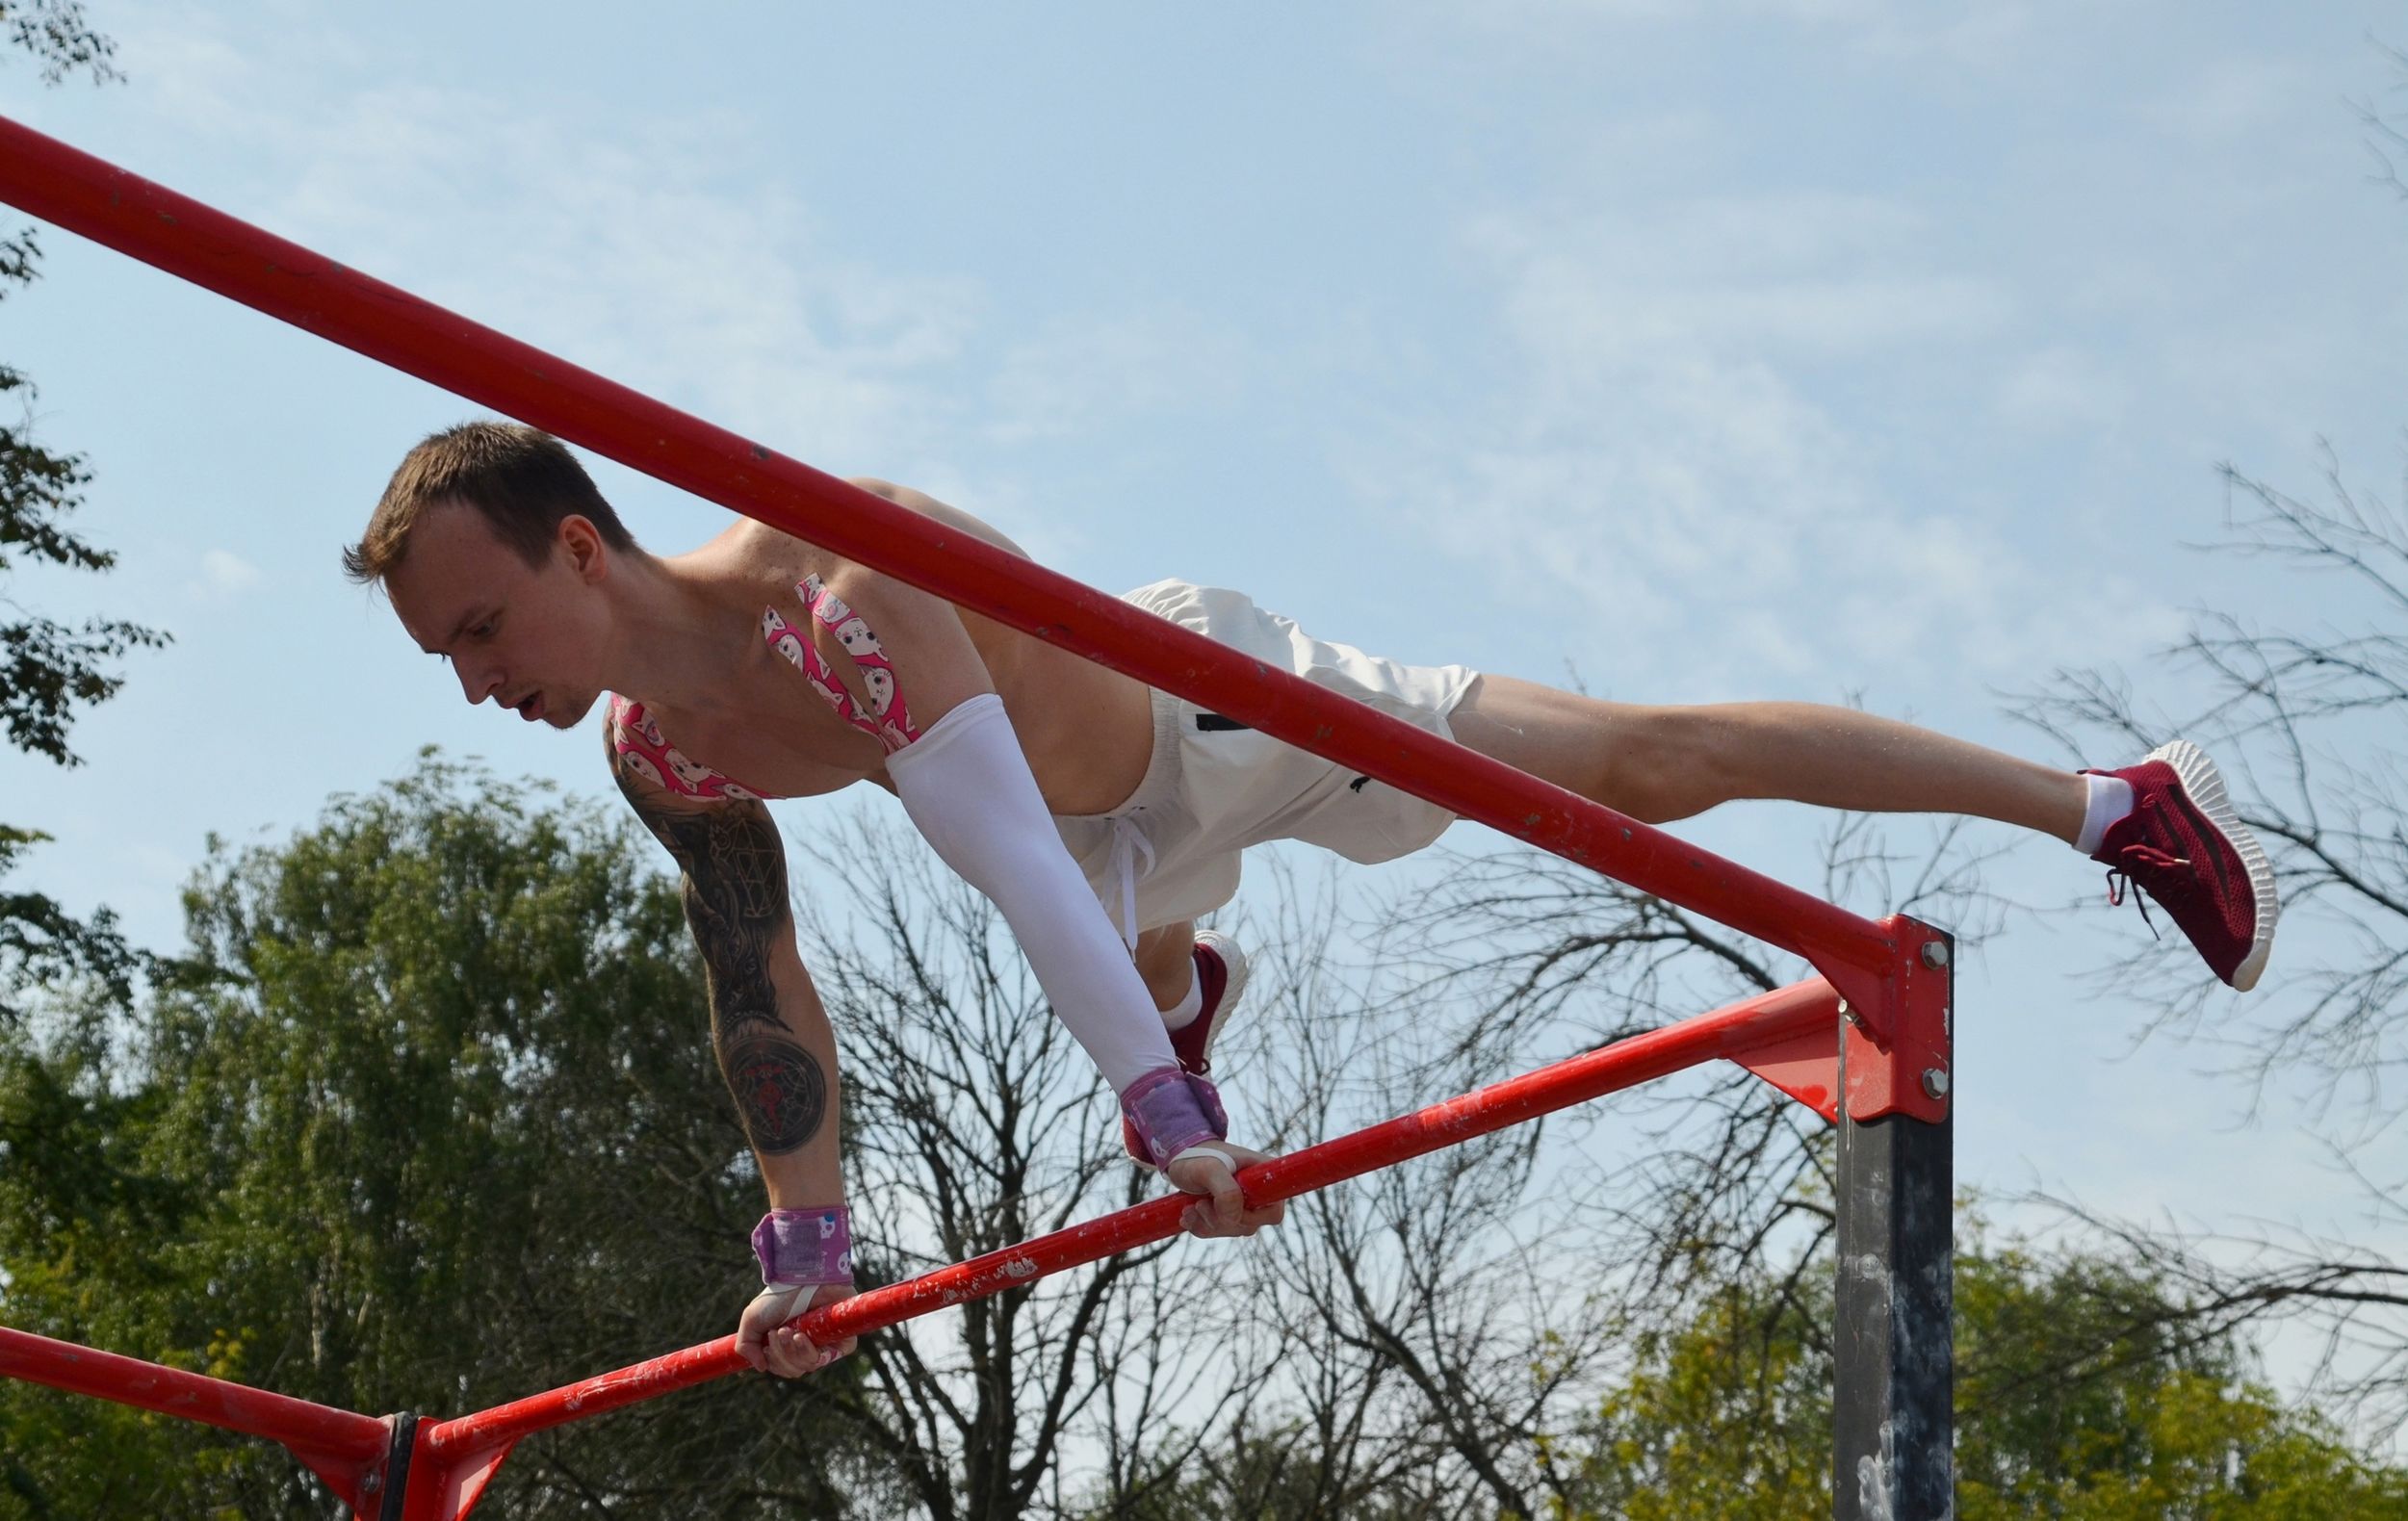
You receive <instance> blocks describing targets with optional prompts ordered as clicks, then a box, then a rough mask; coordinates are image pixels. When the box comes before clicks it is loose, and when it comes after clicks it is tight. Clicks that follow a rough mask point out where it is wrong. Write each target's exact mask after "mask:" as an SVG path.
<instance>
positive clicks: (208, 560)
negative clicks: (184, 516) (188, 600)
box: [199, 550, 264, 602]
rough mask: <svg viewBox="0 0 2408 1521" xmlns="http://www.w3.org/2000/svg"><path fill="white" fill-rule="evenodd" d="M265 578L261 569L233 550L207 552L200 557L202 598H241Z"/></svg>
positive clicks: (215, 599)
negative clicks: (261, 573) (260, 571)
mask: <svg viewBox="0 0 2408 1521" xmlns="http://www.w3.org/2000/svg"><path fill="white" fill-rule="evenodd" d="M261 580H264V578H263V577H262V576H261V575H260V573H259V567H258V566H256V565H253V564H252V563H251V562H250V561H248V560H246V559H245V558H243V557H242V556H241V555H240V554H235V553H234V552H232V551H231V550H205V551H203V552H202V554H201V556H200V582H199V591H200V594H201V596H203V597H204V598H206V599H209V600H211V601H220V602H221V601H225V600H227V599H229V598H234V597H239V596H241V595H242V594H243V593H245V592H246V591H249V590H250V589H251V588H252V587H254V586H257V585H258V584H259V583H260V581H261Z"/></svg>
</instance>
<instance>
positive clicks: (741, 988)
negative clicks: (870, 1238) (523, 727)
mask: <svg viewBox="0 0 2408 1521" xmlns="http://www.w3.org/2000/svg"><path fill="white" fill-rule="evenodd" d="M614 759H615V758H614ZM613 770H614V772H616V773H617V774H618V776H619V786H620V789H621V790H622V791H624V792H625V793H626V794H627V800H628V802H629V803H630V804H631V805H633V806H634V810H635V814H636V816H637V817H638V818H640V819H642V820H643V821H644V825H645V827H646V828H648V829H650V830H651V831H652V832H653V834H654V835H655V836H656V837H658V838H659V839H660V842H661V843H662V844H663V845H666V846H667V847H668V849H669V854H670V855H671V856H673V857H675V858H676V860H677V864H678V867H679V870H680V871H681V872H682V873H683V877H684V882H683V888H684V893H685V900H686V924H687V925H688V927H690V928H691V929H692V931H693V934H694V943H695V945H696V946H697V947H699V948H700V950H701V951H702V959H703V969H704V974H705V977H706V978H707V980H708V984H709V988H710V997H711V1039H712V1047H713V1049H714V1050H715V1051H716V1053H717V1055H718V1058H719V1070H720V1072H721V1073H722V1074H723V1075H724V1076H725V1077H726V1078H727V1083H728V1088H729V1091H730V1092H731V1093H733V1094H734V1095H735V1096H736V1108H737V1113H738V1116H739V1117H740V1118H741V1119H742V1121H743V1125H744V1134H745V1137H746V1138H747V1139H748V1140H749V1141H750V1142H751V1143H752V1147H753V1154H754V1156H755V1157H757V1158H758V1159H759V1161H760V1164H761V1175H762V1179H763V1181H764V1183H766V1184H767V1185H768V1190H769V1202H770V1205H771V1207H772V1208H777V1209H803V1208H809V1207H814V1206H819V1205H827V1204H835V1203H841V1202H842V1200H843V1197H844V1184H843V1175H842V1170H841V1166H840V1162H839V1158H838V1154H837V1123H836V1121H837V1101H838V1093H837V1059H836V1032H835V1031H834V1029H833V1028H832V1027H831V1026H830V1025H829V1023H828V1016H827V1011H826V1010H825V1009H824V1008H822V1007H821V1005H820V1002H819V995H818V993H817V992H816V990H815V989H814V988H813V987H812V984H811V976H810V973H809V972H807V971H805V970H804V968H803V961H802V956H801V955H800V953H799V952H797V950H796V949H795V945H794V924H793V919H792V916H791V914H790V909H789V907H788V900H787V882H786V850H785V846H784V844H783V842H782V841H781V840H780V839H779V838H778V831H777V825H776V824H775V823H774V822H772V821H771V819H770V817H769V811H768V810H767V809H766V808H764V807H763V806H762V805H761V804H759V803H757V802H750V801H743V800H737V799H713V800H711V801H709V802H699V801H697V802H690V803H689V802H687V801H686V800H685V799H678V798H671V797H666V796H663V795H661V794H660V793H659V792H657V791H654V790H653V789H651V788H649V787H647V786H644V785H643V784H642V783H640V782H637V781H634V779H631V778H630V777H628V776H627V775H626V773H625V772H624V771H621V770H619V769H618V768H617V767H615V766H614V767H613Z"/></svg>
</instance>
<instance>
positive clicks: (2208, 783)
mask: <svg viewBox="0 0 2408 1521" xmlns="http://www.w3.org/2000/svg"><path fill="white" fill-rule="evenodd" d="M2097 774H2098V775H2102V776H2115V777H2122V778H2123V779H2124V780H2125V781H2126V782H2128V783H2130V784H2132V794H2133V808H2132V812H2130V813H2128V814H2126V815H2125V816H2124V817H2122V818H2120V819H2117V820H2116V821H2115V822H2114V823H2113V824H2110V825H2109V826H2108V831H2107V835H2106V838H2104V839H2102V840H2101V841H2100V843H2099V850H2098V854H2096V855H2094V856H2092V857H2091V858H2090V859H2091V860H2093V861H2096V862H2098V863H2100V864H2102V865H2105V866H2106V867H2107V868H2108V873H2107V898H2108V901H2109V902H2110V903H2121V902H2123V901H2124V887H2125V885H2127V884H2130V885H2135V886H2137V887H2138V888H2139V889H2140V890H2141V891H2143V892H2145V893H2147V894H2148V895H2149V896H2150V897H2151V898H2154V899H2156V900H2157V905H2158V907H2160V908H2162V909H2163V910H2164V911H2165V912H2166V914H2167V915H2170V916H2171V917H2172V918H2173V920H2174V924H2175V926H2176V927H2177V928H2179V929H2180V930H2181V931H2182V932H2183V933H2184V934H2185V935H2188V936H2189V937H2190V943H2191V945H2192V946H2193V947H2194V948H2196V949H2197V951H2198V952H2199V955H2200V957H2201V959H2202V960H2204V961H2206V963H2207V964H2208V967H2209V969H2211V970H2212V971H2214V973H2215V974H2216V975H2217V976H2218V977H2221V978H2223V979H2224V980H2225V981H2226V982H2228V983H2230V984H2232V985H2233V987H2235V988H2237V989H2239V990H2240V991H2242V992H2244V993H2245V992H2247V991H2248V990H2249V989H2251V988H2254V987H2256V986H2257V984H2258V977H2259V975H2260V974H2261V973H2263V972H2264V971H2265V970H2266V955H2267V953H2268V952H2270V951H2271V950H2273V948H2274V920H2275V918H2276V916H2277V915H2279V914H2280V913H2281V908H2280V906H2279V905H2278V904H2277V903H2276V902H2275V897H2274V868H2273V866H2272V865H2270V864H2267V862H2266V848H2265V847H2264V846H2262V845H2260V844H2259V843H2258V837H2257V836H2255V835H2253V834H2251V833H2250V832H2249V830H2248V828H2247V827H2246V826H2245V825H2243V824H2242V823H2241V821H2240V815H2239V814H2237V813H2235V812H2233V804H2232V799H2231V798H2229V797H2227V796H2226V795H2225V792H2224V778H2223V775H2222V773H2220V772H2218V771H2217V770H2216V769H2215V762H2214V761H2213V760H2209V759H2208V757H2207V752H2205V751H2203V750H2201V749H2200V748H2199V747H2198V746H2197V745H2194V744H2192V743H2191V742H2190V741H2189V740H2188V739H2177V740H2174V741H2173V742H2171V743H2170V744H2163V745H2160V746H2158V748H2156V749H2155V750H2152V751H2150V752H2149V758H2148V759H2147V760H2143V761H2141V762H2140V763H2139V764H2138V765H2132V766H2126V767H2124V768H2123V769H2122V770H2120V771H2105V772H2100V773H2097ZM2118 878H2121V879H2122V880H2121V881H2120V882H2119V881H2118V880H2117V879H2118ZM2135 901H2137V900H2135ZM2148 913H2149V911H2148V909H2147V908H2146V907H2145V906H2144V907H2143V908H2142V909H2141V911H2140V915H2141V917H2142V918H2146V917H2148Z"/></svg>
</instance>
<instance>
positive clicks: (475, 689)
mask: <svg viewBox="0 0 2408 1521" xmlns="http://www.w3.org/2000/svg"><path fill="white" fill-rule="evenodd" d="M452 669H453V675H455V676H457V677H458V678H459V679H460V695H461V696H462V697H465V698H467V699H468V700H469V702H470V703H472V704H474V703H481V702H483V701H484V700H485V699H486V698H488V697H491V696H492V695H493V689H494V688H495V687H497V686H499V685H501V684H502V677H501V674H500V673H499V672H497V671H495V670H494V669H493V668H492V667H491V666H486V665H469V664H467V663H465V662H463V663H460V664H457V665H454V666H453V668H452Z"/></svg>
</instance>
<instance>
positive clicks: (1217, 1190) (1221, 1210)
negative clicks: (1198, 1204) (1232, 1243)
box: [1212, 1168, 1246, 1230]
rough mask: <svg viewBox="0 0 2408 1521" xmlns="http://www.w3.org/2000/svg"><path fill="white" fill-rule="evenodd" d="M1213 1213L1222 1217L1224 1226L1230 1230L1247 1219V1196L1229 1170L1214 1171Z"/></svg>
mask: <svg viewBox="0 0 2408 1521" xmlns="http://www.w3.org/2000/svg"><path fill="white" fill-rule="evenodd" d="M1212 1212H1213V1213H1214V1214H1215V1215H1218V1216H1220V1217H1221V1225H1222V1226H1223V1227H1224V1228H1226V1229H1230V1230H1234V1229H1235V1228H1237V1223H1238V1222H1239V1221H1241V1220H1243V1219H1245V1218H1246V1196H1245V1194H1244V1193H1243V1192H1242V1191H1241V1190H1240V1189H1239V1188H1238V1186H1237V1179H1236V1177H1235V1176H1233V1175H1232V1174H1231V1173H1230V1172H1229V1170H1228V1169H1227V1168H1215V1169H1213V1176H1212Z"/></svg>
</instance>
